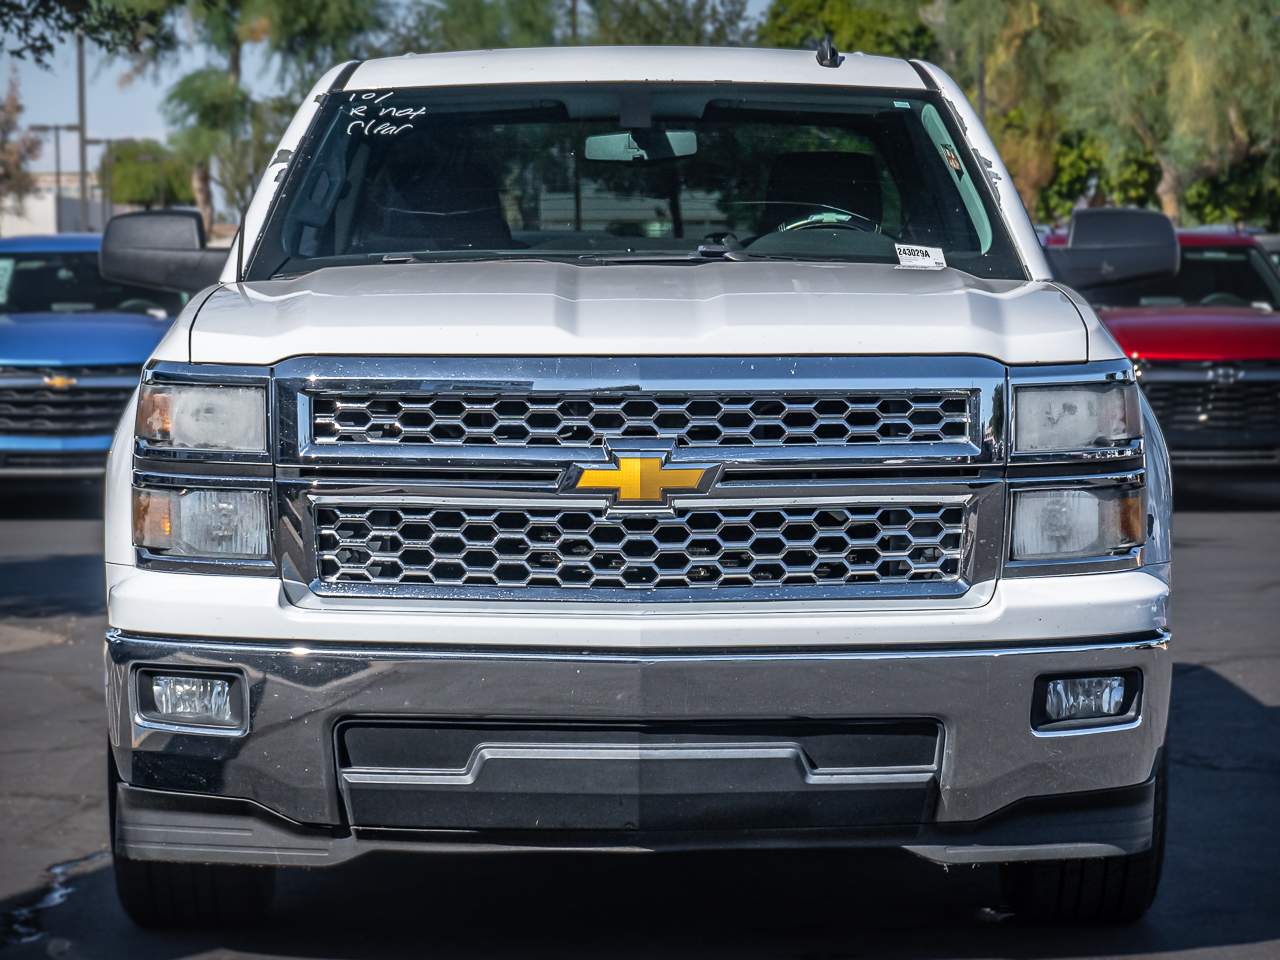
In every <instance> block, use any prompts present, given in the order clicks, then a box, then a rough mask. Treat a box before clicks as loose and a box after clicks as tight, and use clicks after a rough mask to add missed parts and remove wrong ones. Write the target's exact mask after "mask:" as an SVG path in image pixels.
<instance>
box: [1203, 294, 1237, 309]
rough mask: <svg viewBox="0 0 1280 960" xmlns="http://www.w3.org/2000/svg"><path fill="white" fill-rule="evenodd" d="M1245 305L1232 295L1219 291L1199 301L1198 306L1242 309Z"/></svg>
mask: <svg viewBox="0 0 1280 960" xmlns="http://www.w3.org/2000/svg"><path fill="white" fill-rule="evenodd" d="M1246 305H1247V304H1246V302H1245V301H1244V300H1243V299H1242V298H1241V297H1237V296H1236V295H1235V294H1234V293H1223V292H1221V291H1219V292H1218V293H1211V294H1209V295H1208V296H1207V297H1202V298H1201V299H1200V306H1202V307H1243V306H1246Z"/></svg>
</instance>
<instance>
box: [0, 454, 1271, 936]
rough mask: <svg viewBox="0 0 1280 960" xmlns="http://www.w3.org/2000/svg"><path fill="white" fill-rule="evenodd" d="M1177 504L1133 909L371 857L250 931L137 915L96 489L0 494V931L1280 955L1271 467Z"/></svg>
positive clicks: (974, 873) (679, 865) (865, 871)
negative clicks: (1034, 922)
mask: <svg viewBox="0 0 1280 960" xmlns="http://www.w3.org/2000/svg"><path fill="white" fill-rule="evenodd" d="M1184 494H1185V495H1183V496H1182V497H1181V498H1180V501H1179V507H1180V509H1179V512H1178V515H1177V517H1176V521H1175V545H1176V551H1177V554H1176V566H1175V570H1176V601H1175V610H1174V650H1175V654H1176V659H1177V666H1176V672H1175V687H1174V702H1173V713H1172V724H1171V732H1170V750H1171V759H1172V778H1171V789H1170V796H1171V811H1170V845H1169V850H1168V857H1167V860H1166V864H1165V877H1164V884H1163V887H1162V890H1161V894H1160V896H1159V899H1158V900H1157V902H1156V905H1155V907H1154V908H1153V910H1152V911H1151V913H1150V914H1149V915H1148V917H1147V918H1146V920H1145V921H1144V922H1142V923H1141V924H1138V925H1135V926H1131V927H1117V928H1104V929H1088V928H1083V929H1078V928H1053V927H1036V926H1030V925H1027V924H1024V923H1022V922H1021V921H1019V920H1018V919H1017V918H1016V917H1011V916H1009V915H1008V914H1007V913H1006V912H1005V911H1003V910H1002V909H1001V902H1000V900H1001V898H1000V890H999V884H998V882H997V878H996V877H995V875H994V873H993V872H992V871H990V870H985V869H980V870H954V869H953V870H951V871H950V872H944V871H943V870H941V869H940V868H936V867H933V866H931V865H928V864H925V863H923V862H921V861H917V860H914V859H912V858H911V857H909V856H906V855H875V856H870V855H865V854H864V855H860V856H859V857H857V858H856V859H847V860H836V859H832V858H816V857H813V856H810V857H807V858H804V859H791V860H778V859H775V858H769V857H762V856H751V857H747V856H736V857H732V858H726V857H723V856H721V857H716V858H708V857H701V858H690V857H682V858H679V859H667V858H657V857H629V858H625V859H617V858H613V859H608V860H605V859H600V858H587V859H580V858H579V859H565V860H559V859H548V858H545V857H522V858H518V859H515V860H512V859H506V860H502V861H492V860H482V859H477V858H468V859H465V860H450V861H440V862H435V861H433V862H430V863H426V862H423V861H420V860H419V861H404V860H390V859H387V860H374V859H366V860H363V861H360V862H358V863H355V864H351V865H349V866H347V867H342V868H337V869H334V870H331V871H327V872H317V873H312V874H306V873H293V874H289V875H287V876H285V877H284V878H283V881H282V883H281V896H280V899H279V902H278V905H277V907H276V909H275V910H274V912H273V913H272V915H271V917H270V919H269V920H268V921H267V922H266V923H264V924H262V925H259V926H256V927H245V928H237V929H220V930H212V931H203V932H198V933H169V934H163V935H158V934H150V933H144V932H142V931H139V930H138V929H136V928H134V927H133V926H132V925H131V924H130V923H129V921H128V920H127V919H126V918H125V917H124V916H123V914H122V913H121V912H120V910H119V908H118V907H117V905H116V902H115V898H114V893H113V890H112V886H111V870H110V864H109V859H108V857H107V855H106V852H105V850H106V820H105V809H104V808H105V795H104V791H103V780H104V777H105V771H104V769H103V767H104V756H103V753H104V727H103V704H102V690H101V685H102V677H101V666H100V639H101V633H102V629H103V625H104V622H105V621H104V615H103V591H102V583H101V571H100V562H101V558H100V556H99V546H98V541H99V539H100V536H101V523H100V521H99V520H98V519H97V518H96V514H97V504H96V500H95V498H96V490H94V489H93V488H92V487H83V486H77V487H68V488H52V489H50V488H26V489H12V488H11V489H6V490H4V491H2V492H0V951H7V952H8V953H9V954H10V955H12V956H14V957H36V956H42V957H43V956H48V957H130V958H138V960H176V958H183V957H212V956H217V957H227V956H235V957H241V956H254V957H289V958H304V957H323V958H337V957H361V956H370V957H372V956H378V957H402V956H403V957H428V956H430V957H463V956H466V957H480V956H485V957H522V958H528V957H565V956H582V957H622V958H632V957H635V958H639V957H656V956H665V957H670V958H676V957H686V956H687V957H699V958H718V957H726V958H727V957H733V958H748V957H774V956H779V957H796V958H806V960H818V958H845V957H849V958H852V957H887V956H892V957H965V958H971V957H1053V958H1059V957H1061V958H1066V957H1085V956H1088V957H1103V956H1106V957H1111V956H1122V957H1134V958H1139V957H1179V958H1184V957H1185V958H1191V957H1195V958H1201V957H1258V958H1263V957H1267V958H1274V957H1280V866H1278V865H1280V824H1278V822H1277V813H1278V812H1280V803H1278V801H1277V796H1280V561H1278V560H1277V559H1276V544H1277V542H1280V485H1273V486H1272V487H1271V488H1263V487H1257V486H1252V485H1250V486H1242V485H1235V484H1229V483H1225V482H1223V481H1221V479H1220V478H1219V479H1214V478H1210V479H1206V480H1205V481H1203V482H1201V483H1199V484H1197V485H1196V486H1195V487H1193V488H1190V489H1188V490H1186V491H1184Z"/></svg>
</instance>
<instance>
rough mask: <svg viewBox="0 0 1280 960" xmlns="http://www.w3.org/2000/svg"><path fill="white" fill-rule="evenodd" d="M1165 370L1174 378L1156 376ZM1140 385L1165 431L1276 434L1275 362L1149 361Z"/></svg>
mask: <svg viewBox="0 0 1280 960" xmlns="http://www.w3.org/2000/svg"><path fill="white" fill-rule="evenodd" d="M1166 372H1168V373H1172V374H1175V375H1177V379H1161V375H1162V374H1164V373H1166ZM1189 374H1190V375H1192V376H1198V377H1202V378H1203V379H1199V378H1197V379H1189V378H1188V375H1189ZM1260 374H1269V376H1264V377H1262V378H1259V375H1260ZM1211 376H1212V377H1213V378H1214V379H1210V377H1211ZM1142 389H1143V392H1144V393H1146V395H1147V399H1148V400H1150V401H1151V409H1152V410H1153V411H1154V412H1155V415H1156V418H1157V419H1158V420H1159V421H1160V425H1161V427H1163V428H1164V429H1165V430H1166V431H1167V432H1170V433H1174V432H1179V433H1181V432H1187V433H1195V434H1206V433H1225V434H1230V433H1246V432H1251V433H1255V434H1256V433H1275V434H1280V364H1276V363H1239V364H1185V363H1176V364H1172V363H1171V364H1157V363H1153V364H1150V365H1149V367H1148V368H1147V370H1146V372H1145V373H1144V377H1143V380H1142ZM1223 439H1224V440H1229V438H1226V437H1224V438H1223Z"/></svg>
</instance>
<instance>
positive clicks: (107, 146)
mask: <svg viewBox="0 0 1280 960" xmlns="http://www.w3.org/2000/svg"><path fill="white" fill-rule="evenodd" d="M113 143H115V141H114V140H113V139H111V137H86V138H85V140H84V144H85V146H87V147H102V148H103V150H102V159H101V162H100V163H99V164H98V168H99V170H100V171H101V172H100V173H99V175H98V189H99V190H101V191H102V229H103V230H106V229H107V221H108V220H109V219H111V167H112V164H113V163H114V162H115V157H113V156H112V155H111V144H113Z"/></svg>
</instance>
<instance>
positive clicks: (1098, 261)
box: [1046, 207, 1180, 293]
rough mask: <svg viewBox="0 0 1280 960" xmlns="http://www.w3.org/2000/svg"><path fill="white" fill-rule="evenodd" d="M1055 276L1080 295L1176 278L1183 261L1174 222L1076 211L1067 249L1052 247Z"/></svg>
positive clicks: (1133, 212)
mask: <svg viewBox="0 0 1280 960" xmlns="http://www.w3.org/2000/svg"><path fill="white" fill-rule="evenodd" d="M1046 253H1047V255H1048V258H1049V265H1050V266H1051V267H1052V268H1053V273H1054V276H1055V277H1056V278H1057V279H1059V280H1061V281H1062V282H1063V283H1065V284H1066V285H1067V286H1069V287H1073V288H1075V289H1076V290H1078V291H1080V292H1081V293H1085V292H1086V291H1088V290H1091V289H1095V288H1097V287H1106V286H1110V285H1112V284H1117V283H1131V282H1133V281H1135V280H1154V279H1159V278H1161V277H1172V276H1174V275H1175V274H1177V272H1178V267H1179V264H1180V255H1179V250H1178V235H1177V233H1176V232H1175V230H1174V229H1173V221H1171V220H1170V219H1169V218H1168V217H1166V216H1165V215H1164V214H1163V213H1156V212H1155V211H1153V210H1138V209H1134V208H1129V207H1122V208H1107V207H1099V208H1097V209H1090V210H1077V211H1076V212H1075V213H1074V214H1072V215H1071V229H1070V232H1069V233H1068V234H1067V245H1066V246H1065V247H1047V248H1046Z"/></svg>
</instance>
